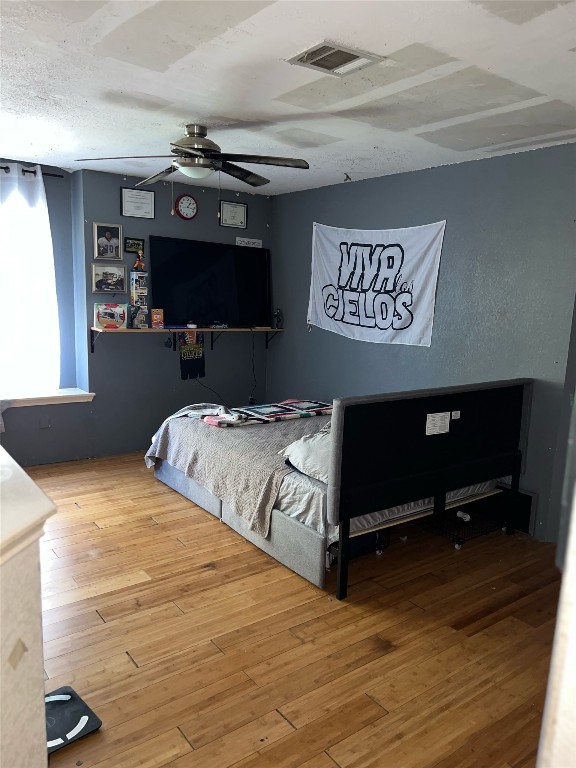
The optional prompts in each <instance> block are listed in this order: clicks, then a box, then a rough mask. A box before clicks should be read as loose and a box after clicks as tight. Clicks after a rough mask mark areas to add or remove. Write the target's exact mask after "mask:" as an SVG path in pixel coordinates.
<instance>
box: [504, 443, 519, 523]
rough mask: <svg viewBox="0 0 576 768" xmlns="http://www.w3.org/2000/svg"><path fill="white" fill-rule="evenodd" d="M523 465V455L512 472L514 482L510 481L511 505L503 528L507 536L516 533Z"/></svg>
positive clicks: (508, 507)
mask: <svg viewBox="0 0 576 768" xmlns="http://www.w3.org/2000/svg"><path fill="white" fill-rule="evenodd" d="M521 467H522V457H519V458H518V461H517V463H516V467H515V468H514V472H513V473H512V482H511V483H510V505H509V506H507V511H506V516H505V518H504V525H503V530H504V531H505V533H506V535H507V536H512V534H513V533H514V523H515V521H516V515H517V508H518V504H519V498H520V497H519V494H520V469H521Z"/></svg>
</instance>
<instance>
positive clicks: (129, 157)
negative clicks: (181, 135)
mask: <svg viewBox="0 0 576 768" xmlns="http://www.w3.org/2000/svg"><path fill="white" fill-rule="evenodd" d="M155 157H174V155H127V156H126V157H78V158H77V159H76V160H75V162H76V163H81V162H83V161H85V160H147V159H152V158H155Z"/></svg>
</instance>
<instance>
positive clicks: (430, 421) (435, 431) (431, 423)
mask: <svg viewBox="0 0 576 768" xmlns="http://www.w3.org/2000/svg"><path fill="white" fill-rule="evenodd" d="M449 431H450V411H444V412H442V413H427V414H426V434H427V435H443V434H445V433H446V432H449Z"/></svg>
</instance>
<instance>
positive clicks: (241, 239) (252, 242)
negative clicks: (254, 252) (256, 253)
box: [236, 237, 262, 248]
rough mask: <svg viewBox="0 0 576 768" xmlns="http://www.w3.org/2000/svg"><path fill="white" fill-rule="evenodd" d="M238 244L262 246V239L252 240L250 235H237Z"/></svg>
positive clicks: (253, 246)
mask: <svg viewBox="0 0 576 768" xmlns="http://www.w3.org/2000/svg"><path fill="white" fill-rule="evenodd" d="M236 245H245V246H246V247H247V248H262V240H250V239H249V238H248V237H237V238H236Z"/></svg>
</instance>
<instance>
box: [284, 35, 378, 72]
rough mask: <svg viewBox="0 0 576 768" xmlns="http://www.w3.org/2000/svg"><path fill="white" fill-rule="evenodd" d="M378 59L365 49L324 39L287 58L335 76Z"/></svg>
mask: <svg viewBox="0 0 576 768" xmlns="http://www.w3.org/2000/svg"><path fill="white" fill-rule="evenodd" d="M379 61H382V57H381V56H376V55H375V54H373V53H366V52H365V51H355V50H353V49H352V48H344V47H343V46H341V45H336V44H335V43H328V42H326V41H324V42H323V43H320V44H319V45H315V46H314V47H313V48H309V49H308V50H307V51H304V53H299V54H298V56H294V57H293V58H292V59H288V63H289V64H298V65H299V66H301V67H308V68H310V69H316V70H318V71H319V72H324V73H325V74H328V75H336V76H337V77H344V76H345V75H349V74H350V73H351V72H357V71H358V70H359V69H364V68H365V67H369V66H371V65H372V64H377V63H378V62H379Z"/></svg>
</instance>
